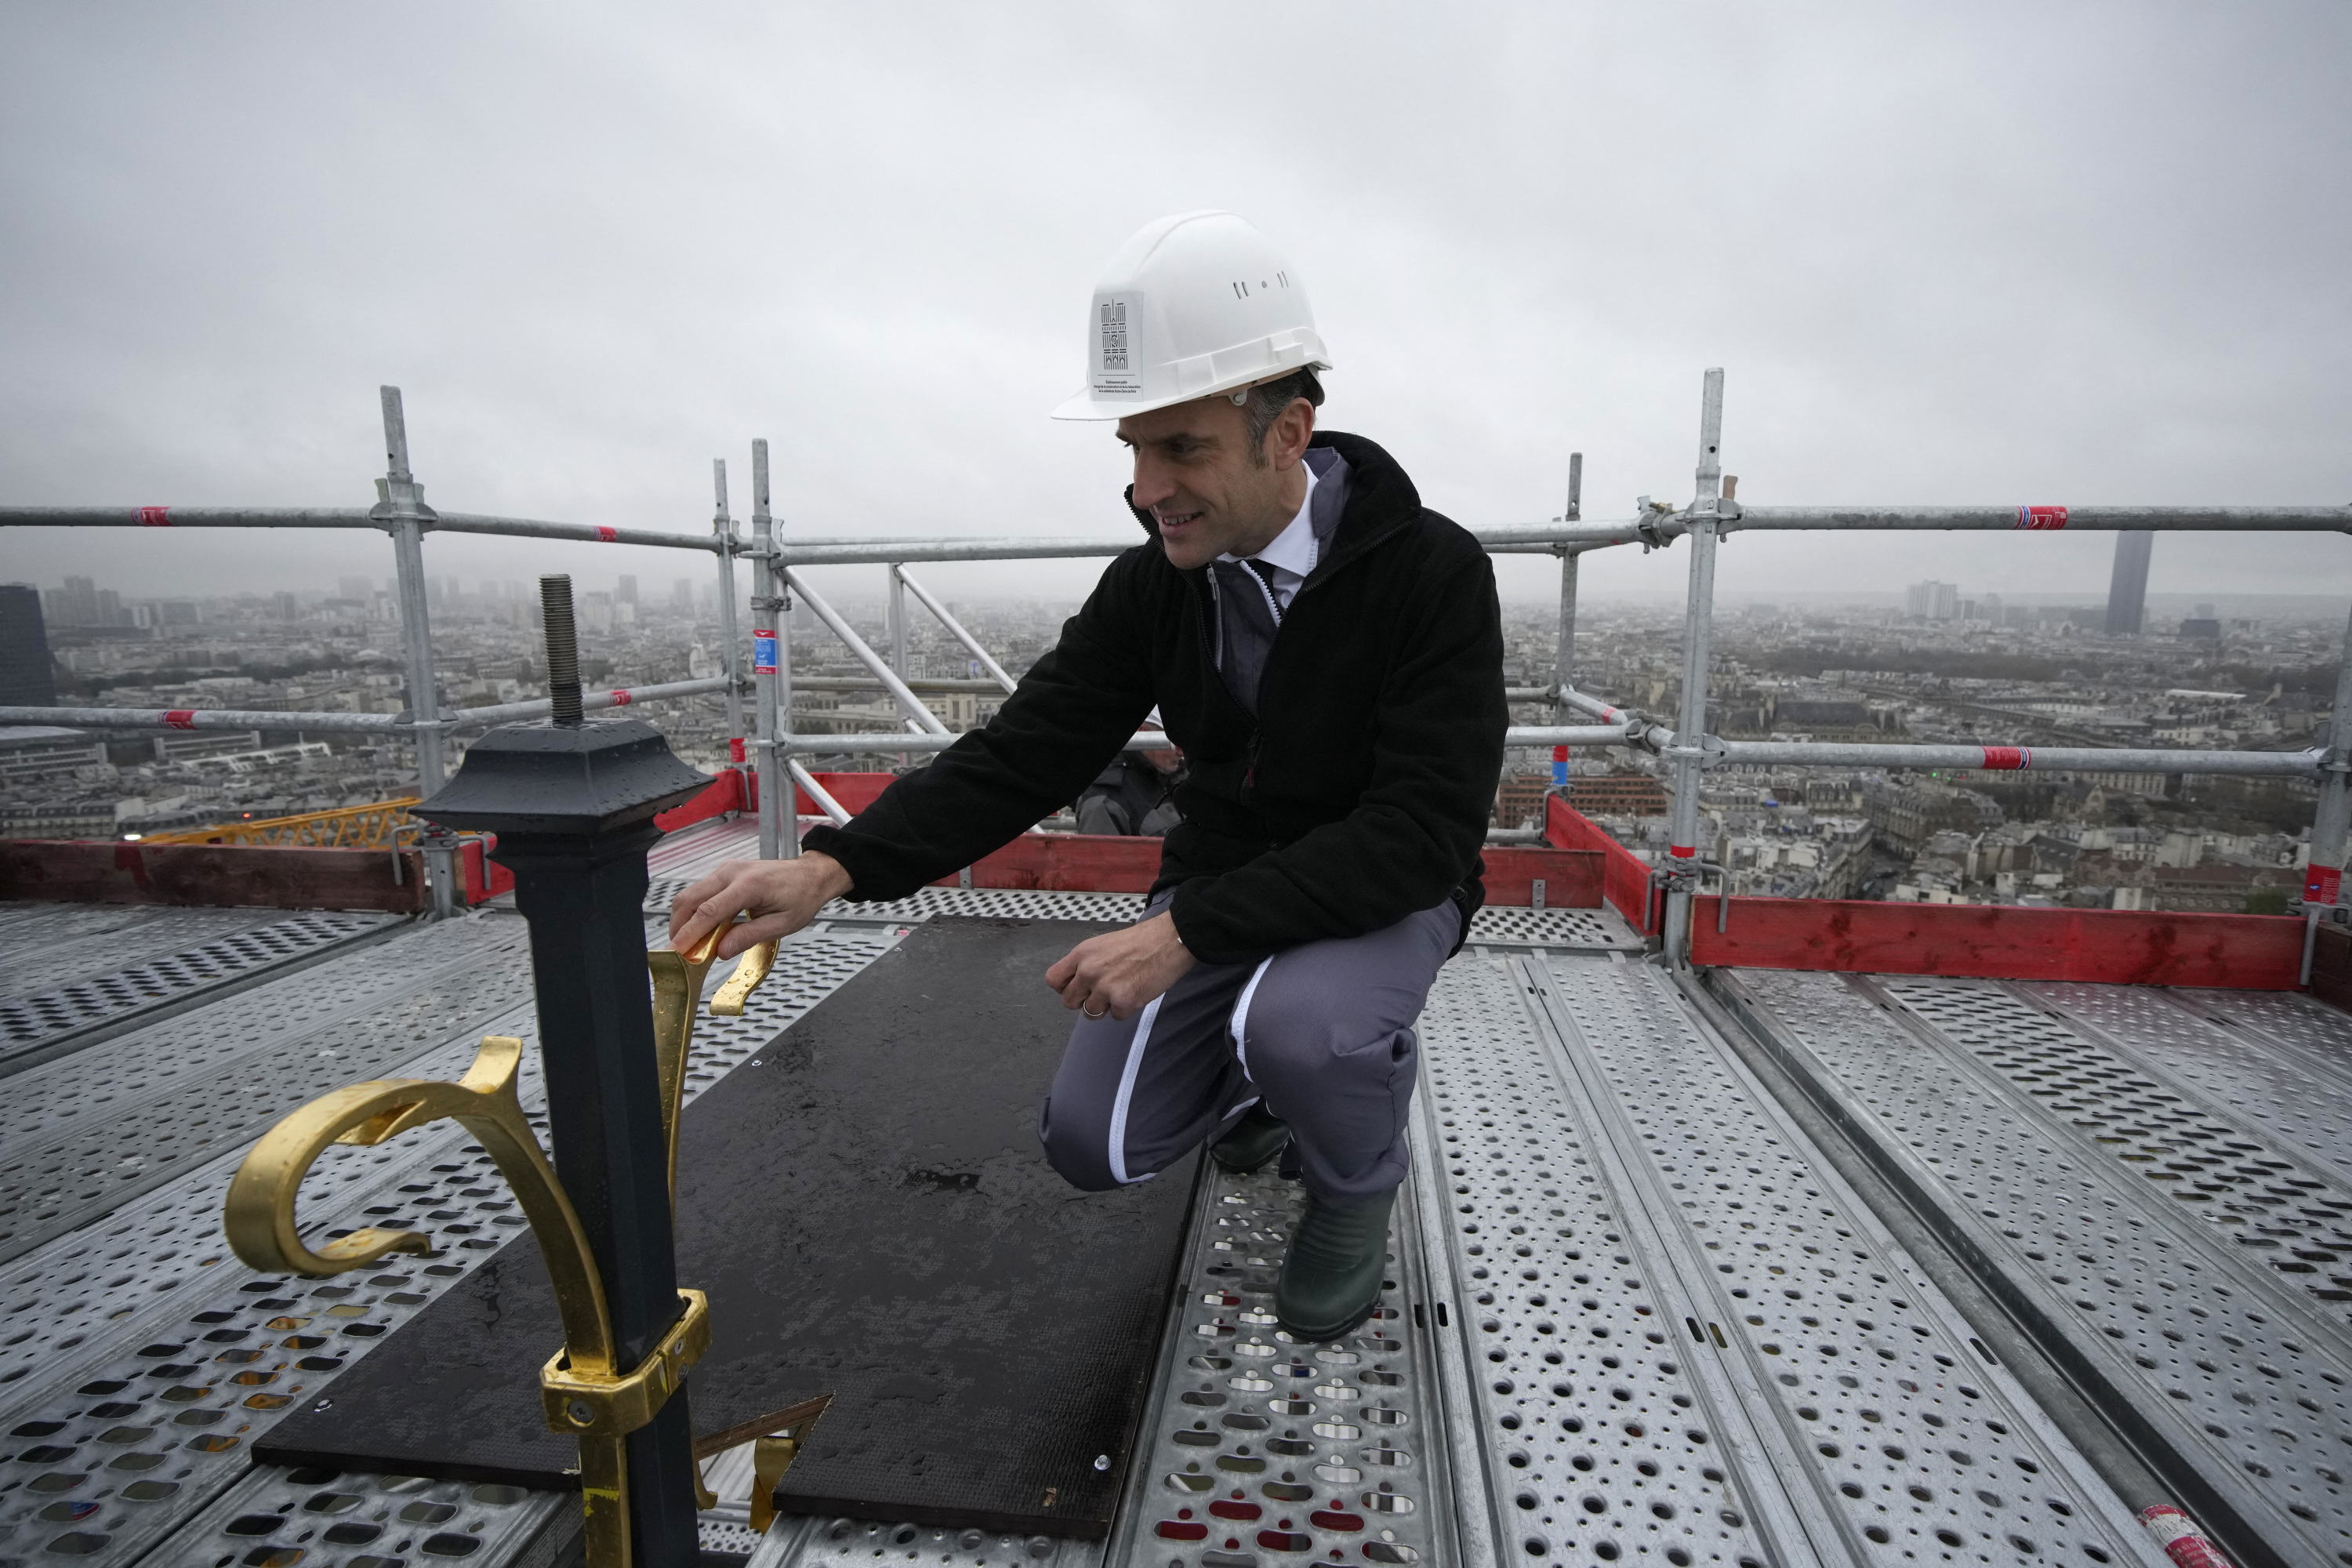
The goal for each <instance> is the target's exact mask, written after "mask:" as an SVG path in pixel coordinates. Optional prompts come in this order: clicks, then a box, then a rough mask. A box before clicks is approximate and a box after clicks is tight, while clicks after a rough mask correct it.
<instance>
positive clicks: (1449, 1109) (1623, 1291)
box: [1418, 950, 1812, 1568]
mask: <svg viewBox="0 0 2352 1568" xmlns="http://www.w3.org/2000/svg"><path fill="white" fill-rule="evenodd" d="M1418 1027H1419V1030H1420V1034H1421V1037H1422V1046H1423V1092H1422V1096H1421V1106H1422V1111H1421V1114H1422V1118H1423V1122H1424V1124H1425V1131H1426V1134H1427V1142H1426V1146H1425V1149H1424V1150H1423V1153H1424V1154H1426V1155H1428V1156H1432V1157H1430V1158H1425V1159H1423V1160H1422V1161H1421V1162H1420V1168H1421V1169H1422V1170H1423V1171H1424V1172H1425V1173H1426V1175H1427V1177H1428V1178H1429V1179H1431V1180H1433V1181H1437V1182H1440V1183H1442V1184H1443V1185H1444V1188H1445V1192H1444V1207H1445V1210H1446V1217H1447V1219H1448V1221H1449V1222H1450V1223H1449V1225H1448V1227H1447V1231H1446V1234H1445V1235H1444V1237H1443V1243H1444V1252H1445V1255H1446V1256H1445V1258H1444V1264H1445V1267H1446V1269H1447V1272H1448V1273H1449V1275H1450V1277H1451V1279H1453V1280H1454V1287H1455V1289H1457V1290H1459V1291H1461V1292H1463V1293H1464V1294H1463V1295H1461V1296H1460V1297H1458V1298H1457V1299H1456V1300H1454V1301H1453V1302H1452V1303H1450V1310H1449V1312H1448V1316H1449V1317H1450V1319H1451V1321H1452V1325H1453V1326H1454V1331H1455V1332H1457V1333H1458V1334H1459V1335H1460V1337H1461V1340H1462V1341H1463V1342H1464V1347H1465V1352H1466V1354H1465V1360H1466V1362H1467V1364H1468V1367H1469V1369H1470V1370H1471V1372H1472V1373H1474V1374H1475V1381H1474V1382H1473V1384H1472V1385H1471V1387H1470V1389H1469V1391H1468V1392H1469V1393H1470V1394H1471V1397H1472V1400H1473V1402H1474V1403H1473V1404H1472V1405H1471V1408H1470V1409H1469V1410H1468V1411H1467V1412H1465V1415H1467V1417H1468V1419H1469V1421H1470V1423H1471V1425H1472V1426H1473V1431H1472V1432H1471V1433H1470V1434H1468V1435H1467V1436H1468V1440H1469V1441H1470V1442H1471V1443H1472V1444H1473V1445H1474V1446H1475V1452H1476V1453H1477V1454H1478V1455H1479V1456H1480V1459H1481V1466H1480V1470H1481V1481H1482V1484H1481V1485H1480V1486H1479V1487H1478V1488H1477V1493H1478V1495H1477V1496H1475V1497H1465V1500H1464V1508H1465V1512H1466V1511H1467V1510H1471V1509H1473V1508H1476V1507H1478V1506H1479V1504H1480V1503H1481V1502H1482V1501H1484V1500H1489V1499H1491V1500H1492V1515H1493V1518H1492V1520H1491V1523H1490V1525H1489V1529H1490V1531H1491V1532H1492V1536H1493V1539H1494V1540H1495V1542H1496V1556H1497V1557H1498V1558H1500V1557H1505V1556H1507V1557H1509V1558H1510V1559H1512V1560H1514V1561H1517V1560H1521V1559H1525V1560H1528V1561H1547V1560H1561V1561H1569V1562H1575V1563H1586V1562H1591V1561H1594V1560H1603V1561H1612V1560H1616V1559H1617V1558H1619V1557H1622V1556H1625V1555H1632V1554H1638V1553H1639V1552H1643V1551H1647V1552H1651V1553H1654V1554H1655V1555H1657V1556H1659V1557H1662V1558H1663V1559H1664V1561H1665V1562H1668V1563H1675V1564H1676V1568H1681V1565H1682V1564H1684V1563H1727V1564H1740V1565H1742V1568H1757V1565H1760V1564H1763V1563H1768V1562H1769V1563H1790V1562H1807V1561H1811V1560H1812V1559H1811V1553H1810V1552H1808V1551H1807V1549H1806V1546H1805V1542H1804V1541H1803V1539H1802V1536H1801V1534H1800V1535H1799V1537H1798V1539H1797V1540H1796V1541H1795V1542H1794V1543H1793V1544H1794V1547H1795V1550H1796V1552H1797V1553H1798V1555H1797V1556H1795V1557H1793V1558H1790V1557H1789V1556H1786V1555H1784V1554H1783V1552H1780V1551H1779V1550H1777V1546H1778V1543H1777V1542H1768V1540H1767V1537H1766V1535H1765V1533H1764V1532H1763V1531H1762V1530H1761V1529H1760V1528H1759V1522H1758V1521H1757V1520H1756V1519H1755V1518H1753V1517H1751V1516H1752V1515H1754V1514H1755V1513H1756V1511H1757V1510H1758V1500H1759V1498H1761V1497H1767V1496H1772V1495H1775V1494H1777V1493H1778V1492H1779V1490H1780V1486H1779V1482H1778V1481H1777V1480H1776V1479H1774V1478H1773V1477H1772V1476H1771V1474H1770V1473H1769V1469H1767V1468H1765V1467H1764V1466H1763V1465H1762V1464H1761V1463H1760V1462H1759V1459H1760V1456H1759V1455H1758V1454H1757V1453H1756V1452H1755V1451H1754V1450H1753V1449H1752V1448H1750V1449H1745V1450H1741V1449H1738V1448H1736V1447H1734V1446H1733V1445H1730V1444H1727V1443H1726V1442H1725V1441H1724V1434H1723V1431H1722V1429H1721V1428H1720V1427H1719V1426H1717V1425H1716V1424H1715V1423H1714V1422H1713V1421H1712V1420H1711V1419H1710V1417H1709V1413H1708V1412H1707V1411H1706V1410H1703V1409H1702V1405H1701V1401H1702V1399H1703V1397H1704V1396H1705V1394H1706V1389H1705V1388H1704V1387H1703V1386H1702V1384H1701V1382H1700V1380H1699V1378H1698V1376H1696V1374H1695V1372H1694V1368H1693V1367H1692V1365H1691V1364H1690V1363H1689V1360H1688V1358H1687V1357H1686V1356H1685V1352H1683V1350H1682V1349H1681V1347H1680V1344H1679V1341H1680V1339H1681V1337H1682V1336H1681V1335H1680V1334H1678V1333H1675V1332H1673V1331H1672V1330H1673V1327H1674V1320H1675V1319H1677V1318H1679V1317H1681V1316H1682V1315H1683V1314H1681V1313H1679V1312H1673V1313H1669V1312H1667V1311H1666V1310H1664V1308H1663V1307H1662V1305H1661V1302H1662V1300H1663V1299H1662V1297H1661V1296H1660V1294H1659V1291H1658V1287H1657V1277H1656V1274H1655V1272H1654V1270H1653V1269H1652V1268H1650V1267H1649V1265H1648V1263H1647V1261H1646V1260H1643V1261H1637V1255H1636V1253H1635V1252H1634V1251H1633V1247H1632V1246H1631V1244H1630V1242H1629V1237H1631V1236H1632V1234H1633V1233H1632V1232H1631V1230H1629V1228H1628V1226H1627V1225H1626V1223H1625V1215H1626V1208H1625V1200H1624V1199H1623V1197H1622V1195H1621V1194H1620V1192H1619V1191H1618V1190H1617V1188H1616V1186H1615V1184H1614V1183H1612V1181H1611V1180H1610V1178H1609V1175H1608V1173H1607V1172H1606V1170H1605V1167H1604V1159H1603V1156H1602V1154H1601V1150H1600V1148H1599V1147H1598V1144H1597V1141H1596V1138H1595V1134H1594V1133H1593V1131H1592V1130H1591V1128H1590V1127H1589V1126H1587V1125H1586V1124H1585V1122H1584V1121H1582V1119H1580V1117H1579V1115H1578V1113H1577V1110H1576V1109H1575V1107H1574V1105H1573V1104H1572V1102H1571V1101H1570V1098H1569V1096H1568V1095H1567V1094H1566V1093H1565V1092H1564V1086H1563V1085H1562V1083H1561V1081H1560V1079H1559V1078H1558V1077H1557V1074H1556V1065H1555V1063H1556V1058H1555V1053H1554V1051H1553V1050H1552V1049H1551V1048H1550V1047H1548V1045H1547V1042H1546V1040H1545V1038H1544V1036H1543V1033H1542V1032H1541V1030H1540V1029H1539V1028H1538V1025H1537V1023H1536V1020H1535V1018H1534V1016H1533V1015H1532V1014H1531V1013H1530V1011H1529V1009H1528V1005H1527V997H1526V994H1525V985H1524V983H1523V980H1522V978H1521V976H1520V975H1519V974H1518V973H1517V972H1515V971H1514V970H1513V968H1512V967H1511V966H1510V964H1509V963H1507V960H1506V959H1505V958H1503V957H1502V956H1501V955H1499V954H1496V953H1495V952H1482V951H1478V950H1473V951H1471V952H1467V953H1465V954H1464V955H1463V956H1461V957H1457V958H1456V959H1455V960H1454V961H1453V962H1452V963H1448V964H1447V965H1446V966H1445V968H1444V970H1443V971H1442V972H1441V973H1440V974H1439V977H1438V983H1437V984H1436V986H1435V987H1434V988H1433V991H1432V993H1431V997H1430V1005H1429V1007H1428V1009H1427V1010H1426V1011H1425V1012H1424V1013H1423V1015H1422V1018H1421V1022H1420V1024H1419V1026H1418ZM1784 1511H1785V1510H1784Z"/></svg>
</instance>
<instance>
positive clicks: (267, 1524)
mask: <svg viewBox="0 0 2352 1568" xmlns="http://www.w3.org/2000/svg"><path fill="white" fill-rule="evenodd" d="M55 1506H56V1507H57V1508H58V1510H60V1511H61V1512H62V1511H65V1510H73V1509H88V1510H89V1514H87V1515H85V1516H84V1517H86V1518H95V1517H97V1515H98V1514H100V1512H102V1511H103V1510H104V1508H105V1505H104V1504H103V1503H91V1502H82V1501H68V1502H65V1503H61V1504H58V1505H55ZM578 1512H579V1509H578V1506H577V1505H576V1504H575V1503H573V1502H572V1500H571V1499H570V1498H568V1497H562V1496H559V1495H557V1494H555V1493H553V1492H534V1491H526V1490H524V1489H522V1488H520V1487H505V1486H470V1485H467V1484H466V1483H464V1482H459V1481H435V1480H426V1479H424V1478H423V1477H420V1476H362V1475H353V1474H350V1473H348V1472H341V1471H336V1470H328V1469H293V1470H289V1469H281V1468H278V1467H276V1466H272V1465H263V1466H259V1467H257V1468H255V1469H254V1470H253V1471H252V1472H251V1473H249V1474H248V1475H247V1477H246V1478H245V1479H243V1480H241V1481H239V1482H238V1483H237V1484H236V1485H235V1486H233V1487H231V1488H230V1489H228V1490H227V1491H226V1492H224V1493H222V1494H221V1496H220V1497H219V1498H218V1499H217V1500H215V1501H214V1503H213V1504H212V1506H211V1507H209V1508H207V1509H206V1510H205V1511H204V1512H203V1513H202V1514H200V1515H198V1516H197V1517H196V1518H194V1519H193V1520H191V1521H188V1523H187V1524H186V1525H185V1526H184V1528H183V1529H181V1530H180V1531H178V1532H177V1533H176V1534H174V1535H173V1537H172V1539H171V1540H169V1541H167V1542H164V1543H163V1545H162V1546H159V1547H158V1548H156V1549H155V1551H153V1552H150V1553H149V1554H148V1555H147V1557H146V1558H145V1559H144V1561H145V1562H146V1563H148V1564H149V1565H150V1568H227V1565H229V1564H233V1563H234V1564H246V1565H248V1568H293V1565H294V1564H295V1563H310V1564H311V1565H312V1568H383V1565H384V1564H388V1563H410V1562H415V1561H418V1560H420V1559H422V1560H423V1561H425V1562H432V1561H434V1560H436V1559H438V1560H441V1561H444V1562H448V1561H459V1560H467V1559H478V1560H479V1561H481V1562H485V1563H506V1564H509V1568H552V1564H553V1563H555V1561H556V1559H557V1557H558V1556H559V1555H560V1554H561V1552H562V1550H563V1548H564V1547H565V1546H567V1545H569V1544H570V1543H571V1542H572V1540H574V1539H575V1538H577V1537H578V1535H579V1534H580V1529H579V1524H578V1520H577V1515H578ZM49 1551H50V1552H57V1551H58V1548H57V1546H56V1545H55V1544H54V1543H52V1544H51V1546H50V1547H49Z"/></svg>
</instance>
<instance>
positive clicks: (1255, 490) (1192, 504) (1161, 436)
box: [1118, 393, 1315, 570]
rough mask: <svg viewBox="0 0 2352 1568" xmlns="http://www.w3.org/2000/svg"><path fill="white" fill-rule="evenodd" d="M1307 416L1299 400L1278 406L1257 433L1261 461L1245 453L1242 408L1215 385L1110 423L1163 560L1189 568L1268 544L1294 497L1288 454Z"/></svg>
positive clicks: (1303, 441)
mask: <svg viewBox="0 0 2352 1568" xmlns="http://www.w3.org/2000/svg"><path fill="white" fill-rule="evenodd" d="M1314 414H1315V411H1314V408H1313V407H1312V406H1311V405H1309V404H1307V402H1306V400H1305V399H1303V398H1302V399H1299V400H1297V401H1295V402H1293V403H1292V404H1291V405H1290V406H1289V407H1288V408H1286V409H1285V410H1284V411H1283V413H1282V414H1281V416H1279V417H1277V418H1276V420H1275V422H1274V426H1273V428H1271V429H1269V430H1268V431H1267V432H1266V434H1265V454H1264V455H1265V461H1264V462H1262V463H1261V462H1255V461H1253V460H1252V454H1251V452H1250V449H1249V430H1248V427H1247V424H1246V422H1245V421H1244V417H1243V411H1242V409H1241V408H1240V407H1239V406H1237V405H1235V404H1234V400H1233V399H1232V398H1231V397H1228V396H1226V395H1224V394H1223V393H1218V394H1214V395H1211V396H1208V397H1200V398H1195V399H1193V400H1192V402H1190V403H1180V404H1177V405H1175V406H1174V407H1172V408H1155V409H1153V410H1152V411H1151V412H1150V413H1149V414H1136V415H1130V416H1128V417H1127V418H1125V419H1122V420H1120V421H1119V422H1118V438H1119V439H1120V440H1121V441H1123V442H1125V443H1126V444H1127V446H1128V447H1129V448H1130V449H1131V450H1132V451H1133V452H1134V453H1135V504H1136V505H1137V506H1139V507H1141V508H1143V509H1145V510H1149V511H1150V513H1151V516H1152V519H1153V521H1155V522H1157V523H1158V524H1159V528H1160V543H1161V545H1162V546H1163V547H1164V548H1165V549H1166V550H1167V552H1168V559H1169V561H1170V563H1171V564H1173V565H1175V566H1177V567H1180V568H1182V569H1186V570H1190V569H1191V568H1192V567H1195V566H1203V565H1206V564H1207V563H1210V562H1212V561H1213V560H1215V559H1216V558H1217V557H1218V556H1220V555H1226V554H1232V555H1248V554H1253V553H1255V552H1257V551H1260V550H1263V549H1265V547H1266V546H1267V545H1269V544H1271V543H1273V542H1274V540H1275V536H1276V534H1279V533H1280V532H1281V531H1283V529H1284V528H1285V527H1286V526H1287V525H1288V524H1289V522H1290V520H1291V518H1292V517H1293V516H1294V515H1296V514H1297V510H1298V506H1299V502H1300V501H1301V500H1303V499H1304V489H1305V486H1306V479H1305V476H1304V475H1302V474H1301V473H1300V472H1299V471H1298V458H1299V455H1300V454H1301V453H1302V452H1304V451H1305V450H1306V447H1307V438H1308V437H1311V436H1312V435H1313V434H1314V433H1315V418H1314ZM1285 500H1287V501H1288V503H1289V504H1288V505H1287V506H1286V505H1285V504H1284V502H1285Z"/></svg>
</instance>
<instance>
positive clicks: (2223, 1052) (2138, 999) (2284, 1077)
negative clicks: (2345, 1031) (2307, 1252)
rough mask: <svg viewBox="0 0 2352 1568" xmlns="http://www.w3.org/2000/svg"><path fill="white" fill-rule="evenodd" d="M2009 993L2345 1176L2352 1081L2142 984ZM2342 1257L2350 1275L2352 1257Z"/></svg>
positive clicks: (2350, 1168)
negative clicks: (2050, 1011) (2061, 1016)
mask: <svg viewBox="0 0 2352 1568" xmlns="http://www.w3.org/2000/svg"><path fill="white" fill-rule="evenodd" d="M2009 989H2011V990H2012V991H2013V992H2015V993H2016V994H2020V995H2021V996H2023V997H2025V998H2026V999H2027V1000H2028V1001H2029V1002H2030V1003H2033V1004H2038V1005H2043V1006H2046V1007H2049V1008H2051V1009H2053V1010H2055V1011H2057V1012H2060V1013H2063V1014H2064V1015H2065V1016H2066V1018H2067V1021H2068V1023H2069V1024H2070V1025H2071V1026H2074V1028H2075V1029H2077V1030H2078V1031H2082V1032H2085V1033H2089V1034H2091V1035H2093V1036H2094V1037H2096V1038H2097V1039H2098V1040H2099V1042H2100V1043H2101V1044H2102V1045H2105V1046H2106V1047H2108V1048H2109V1049H2111V1050H2114V1051H2115V1052H2116V1054H2117V1055H2118V1056H2121V1057H2123V1058H2125V1059H2126V1060H2128V1061H2130V1062H2131V1063H2132V1064H2133V1065H2134V1066H2136V1067H2138V1068H2141V1069H2142V1070H2144V1071H2146V1072H2147V1074H2148V1076H2149V1077H2150V1078H2151V1079H2155V1080H2156V1081H2157V1082H2158V1084H2159V1085H2160V1087H2163V1088H2166V1089H2173V1090H2175V1091H2176V1092H2179V1093H2180V1094H2181V1095H2182V1096H2183V1097H2184V1099H2186V1100H2189V1101H2190V1102H2192V1103H2194V1102H2198V1101H2200V1100H2201V1101H2202V1103H2203V1105H2204V1107H2205V1108H2206V1109H2207V1110H2208V1111H2209V1112H2210V1111H2212V1110H2215V1109H2216V1108H2226V1110H2227V1111H2228V1113H2229V1114H2230V1115H2231V1117H2233V1118H2235V1117H2248V1118H2252V1120H2253V1121H2255V1122H2256V1123H2258V1124H2259V1125H2260V1126H2261V1128H2262V1130H2263V1131H2264V1132H2267V1133H2269V1134H2270V1135H2271V1136H2272V1137H2273V1138H2275V1139H2278V1140H2279V1141H2281V1142H2284V1143H2285V1144H2287V1145H2288V1146H2290V1147H2291V1148H2292V1149H2293V1150H2294V1151H2295V1152H2298V1153H2300V1154H2302V1155H2304V1156H2305V1157H2307V1158H2309V1159H2312V1160H2315V1161H2317V1162H2318V1163H2321V1164H2323V1165H2326V1167H2327V1168H2328V1170H2329V1171H2330V1172H2331V1173H2333V1174H2334V1175H2336V1177H2338V1178H2352V1085H2347V1083H2346V1082H2344V1081H2343V1080H2342V1079H2338V1078H2337V1077H2336V1075H2335V1074H2334V1073H2333V1072H2332V1071H2329V1070H2327V1069H2326V1068H2315V1065H2314V1064H2313V1063H2311V1062H2308V1061H2305V1060H2303V1059H2301V1058H2302V1056H2303V1053H2301V1052H2299V1051H2296V1050H2294V1049H2292V1048H2290V1049H2284V1050H2283V1049H2281V1048H2280V1047H2279V1044H2278V1043H2277V1042H2276V1041H2273V1040H2269V1039H2265V1038H2263V1037H2260V1036H2258V1035H2255V1034H2252V1032H2250V1031H2248V1030H2245V1029H2232V1028H2231V1027H2228V1026H2225V1025H2222V1024H2221V1023H2217V1022H2215V1021H2213V1020H2212V1019H2210V1017H2207V1016H2202V1015H2200V1013H2198V1012H2196V1011H2194V1010H2192V1009H2190V1008H2188V1007H2184V1006H2181V1005H2178V1004H2177V1003H2175V1002H2173V1001H2172V1000H2171V999H2170V998H2169V997H2168V995H2167V994H2166V993H2164V992H2161V991H2157V990H2152V989H2150V988H2148V987H2147V986H2142V985H2066V984H2042V985H2020V986H2014V987H2010V988H2009ZM2317 1261H2318V1262H2322V1263H2326V1262H2335V1261H2339V1260H2336V1259H2319V1260H2317ZM2340 1261H2341V1262H2342V1263H2343V1266H2344V1271H2345V1272H2347V1273H2352V1257H2347V1258H2344V1259H2341V1260H2340ZM2320 1271H2321V1272H2326V1270H2325V1269H2322V1270H2320ZM2339 1288H2340V1287H2339Z"/></svg>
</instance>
